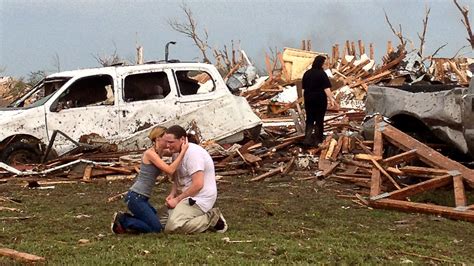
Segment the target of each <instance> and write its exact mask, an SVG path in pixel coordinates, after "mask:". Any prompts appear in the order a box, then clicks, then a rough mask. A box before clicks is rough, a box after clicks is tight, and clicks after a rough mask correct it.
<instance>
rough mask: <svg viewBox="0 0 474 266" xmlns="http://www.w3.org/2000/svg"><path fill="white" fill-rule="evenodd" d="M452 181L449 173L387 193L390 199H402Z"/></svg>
mask: <svg viewBox="0 0 474 266" xmlns="http://www.w3.org/2000/svg"><path fill="white" fill-rule="evenodd" d="M451 181H452V177H451V176H450V175H445V176H442V177H438V178H434V179H430V180H427V181H423V182H420V183H418V184H415V185H411V186H408V187H404V188H402V189H399V190H397V191H393V192H390V193H389V198H391V199H404V198H406V197H410V196H413V195H416V194H418V193H421V192H424V191H428V190H431V189H435V188H438V187H442V186H446V185H448V184H450V183H451Z"/></svg>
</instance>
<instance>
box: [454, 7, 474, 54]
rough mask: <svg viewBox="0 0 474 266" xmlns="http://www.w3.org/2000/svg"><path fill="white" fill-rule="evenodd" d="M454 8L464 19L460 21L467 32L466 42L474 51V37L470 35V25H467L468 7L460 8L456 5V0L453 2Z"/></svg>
mask: <svg viewBox="0 0 474 266" xmlns="http://www.w3.org/2000/svg"><path fill="white" fill-rule="evenodd" d="M453 2H454V4H455V5H456V7H457V8H458V9H459V11H461V13H462V15H463V17H464V19H461V22H462V24H464V26H465V27H466V30H467V36H468V37H467V38H466V39H467V41H468V42H469V43H470V44H471V48H472V49H474V35H472V29H471V24H470V23H469V8H468V7H465V6H464V7H461V6H460V5H459V4H458V1H457V0H453Z"/></svg>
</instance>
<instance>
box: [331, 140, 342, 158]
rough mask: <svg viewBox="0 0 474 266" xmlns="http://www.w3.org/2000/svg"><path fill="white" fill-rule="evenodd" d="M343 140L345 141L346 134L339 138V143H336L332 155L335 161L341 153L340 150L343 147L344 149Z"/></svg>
mask: <svg viewBox="0 0 474 266" xmlns="http://www.w3.org/2000/svg"><path fill="white" fill-rule="evenodd" d="M343 141H344V136H341V137H339V139H338V140H337V145H336V147H335V148H334V151H333V153H332V155H331V159H332V160H333V161H335V160H336V159H337V156H338V155H339V152H340V151H341V149H342V143H343Z"/></svg>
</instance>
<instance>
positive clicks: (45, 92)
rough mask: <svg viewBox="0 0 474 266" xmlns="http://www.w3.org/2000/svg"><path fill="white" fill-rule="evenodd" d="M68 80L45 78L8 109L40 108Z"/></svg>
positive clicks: (64, 78)
mask: <svg viewBox="0 0 474 266" xmlns="http://www.w3.org/2000/svg"><path fill="white" fill-rule="evenodd" d="M69 79H70V77H56V78H45V79H43V80H42V81H40V82H39V83H38V84H36V86H34V87H33V89H31V90H30V91H28V92H27V93H26V94H25V95H23V96H22V97H20V98H19V99H18V100H16V101H14V102H13V103H12V104H10V107H23V108H32V107H37V106H41V105H43V104H44V103H45V102H46V101H48V99H49V98H51V96H53V95H54V92H56V91H57V90H58V89H59V88H61V87H62V86H63V85H64V84H65V83H66V82H67V81H68V80H69Z"/></svg>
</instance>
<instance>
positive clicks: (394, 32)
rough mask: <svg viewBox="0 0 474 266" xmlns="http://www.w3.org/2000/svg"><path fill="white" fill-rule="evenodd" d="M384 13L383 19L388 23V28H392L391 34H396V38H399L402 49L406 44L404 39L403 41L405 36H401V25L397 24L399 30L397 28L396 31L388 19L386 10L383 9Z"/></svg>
mask: <svg viewBox="0 0 474 266" xmlns="http://www.w3.org/2000/svg"><path fill="white" fill-rule="evenodd" d="M384 13H385V20H387V23H388V25H389V26H390V29H391V30H392V32H393V34H395V36H397V37H398V39H399V40H400V47H401V48H402V49H404V48H405V46H406V41H405V40H406V38H405V37H403V33H402V25H401V24H399V25H398V27H399V29H400V30H399V31H396V30H395V29H394V28H393V26H392V23H391V22H390V19H389V18H388V15H387V12H385V11H384Z"/></svg>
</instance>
